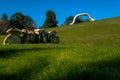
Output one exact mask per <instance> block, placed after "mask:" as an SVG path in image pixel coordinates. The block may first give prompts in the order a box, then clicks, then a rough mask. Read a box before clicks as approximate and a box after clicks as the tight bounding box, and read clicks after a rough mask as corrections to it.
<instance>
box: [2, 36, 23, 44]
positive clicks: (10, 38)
mask: <svg viewBox="0 0 120 80" xmlns="http://www.w3.org/2000/svg"><path fill="white" fill-rule="evenodd" d="M3 44H4V45H6V44H7V45H8V44H21V39H20V37H18V36H15V35H11V34H10V35H8V36H7V37H6V38H5V39H4V42H3Z"/></svg>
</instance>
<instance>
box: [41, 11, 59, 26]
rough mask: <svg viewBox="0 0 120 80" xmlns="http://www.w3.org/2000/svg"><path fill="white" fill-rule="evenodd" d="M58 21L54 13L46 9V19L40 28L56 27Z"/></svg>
mask: <svg viewBox="0 0 120 80" xmlns="http://www.w3.org/2000/svg"><path fill="white" fill-rule="evenodd" d="M57 23H58V21H56V14H55V13H54V11H52V10H48V11H47V12H46V20H45V22H44V24H43V26H42V28H51V27H57Z"/></svg>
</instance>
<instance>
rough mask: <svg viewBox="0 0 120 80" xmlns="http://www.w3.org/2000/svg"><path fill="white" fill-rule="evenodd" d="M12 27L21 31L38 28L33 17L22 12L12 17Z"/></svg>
mask: <svg viewBox="0 0 120 80" xmlns="http://www.w3.org/2000/svg"><path fill="white" fill-rule="evenodd" d="M10 26H11V27H16V28H19V29H23V28H25V29H28V28H35V27H36V25H35V22H34V21H33V20H32V18H31V17H29V16H25V15H23V14H22V13H20V12H16V13H15V14H13V15H12V16H11V17H10Z"/></svg>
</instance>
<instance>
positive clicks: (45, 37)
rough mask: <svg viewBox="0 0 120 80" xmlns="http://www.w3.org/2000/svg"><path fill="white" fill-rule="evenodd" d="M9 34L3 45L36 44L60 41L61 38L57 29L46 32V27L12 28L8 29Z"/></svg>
mask: <svg viewBox="0 0 120 80" xmlns="http://www.w3.org/2000/svg"><path fill="white" fill-rule="evenodd" d="M6 33H7V34H8V35H7V36H6V37H5V39H4V41H3V45H6V44H35V43H59V42H60V39H59V37H58V36H57V35H56V34H57V32H56V31H49V32H46V31H45V30H44V29H34V30H26V29H22V30H20V29H17V28H11V29H8V30H7V31H6Z"/></svg>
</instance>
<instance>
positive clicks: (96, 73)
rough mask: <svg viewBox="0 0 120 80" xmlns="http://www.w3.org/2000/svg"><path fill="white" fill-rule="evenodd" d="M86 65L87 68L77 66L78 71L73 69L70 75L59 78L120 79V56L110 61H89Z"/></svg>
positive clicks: (83, 79)
mask: <svg viewBox="0 0 120 80" xmlns="http://www.w3.org/2000/svg"><path fill="white" fill-rule="evenodd" d="M84 67H86V68H85V69H81V68H76V69H78V71H77V70H75V71H77V72H74V71H71V72H70V73H68V76H66V77H63V78H60V79H57V80H120V57H116V58H114V59H111V60H108V61H101V62H97V63H94V62H93V63H88V64H87V65H86V66H84ZM80 69H81V70H80ZM52 80H53V79H52Z"/></svg>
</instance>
